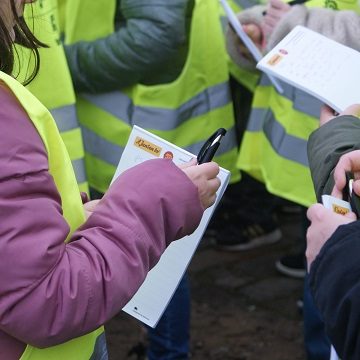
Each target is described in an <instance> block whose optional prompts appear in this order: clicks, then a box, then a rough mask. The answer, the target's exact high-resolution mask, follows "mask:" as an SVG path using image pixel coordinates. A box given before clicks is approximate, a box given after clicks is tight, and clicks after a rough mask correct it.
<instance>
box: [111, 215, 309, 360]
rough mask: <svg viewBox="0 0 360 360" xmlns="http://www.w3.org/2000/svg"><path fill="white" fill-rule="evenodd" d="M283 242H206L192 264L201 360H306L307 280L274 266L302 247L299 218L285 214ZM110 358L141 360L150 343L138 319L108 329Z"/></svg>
mask: <svg viewBox="0 0 360 360" xmlns="http://www.w3.org/2000/svg"><path fill="white" fill-rule="evenodd" d="M280 220H281V224H282V226H281V229H282V232H283V238H282V240H281V241H280V242H279V243H277V244H274V245H270V246H263V247H261V248H258V249H255V250H251V251H246V252H241V253H240V252H238V253H229V252H221V251H217V250H216V249H215V248H214V247H213V246H212V245H211V242H210V241H208V240H207V239H205V240H204V241H203V243H202V245H201V247H200V248H199V249H198V251H197V253H196V255H195V257H194V259H193V260H192V263H191V266H190V271H189V273H190V282H191V291H192V321H191V349H192V358H193V359H196V360H262V359H266V360H303V359H305V354H304V350H303V334H302V331H303V329H302V317H301V314H300V312H299V309H298V308H297V306H296V302H297V300H298V299H300V298H301V293H302V285H303V284H302V281H301V280H297V279H292V278H288V277H285V276H282V275H280V274H278V273H277V271H276V269H275V267H274V263H275V261H276V260H277V259H278V258H279V257H280V256H282V255H284V254H288V253H289V252H291V251H292V250H293V249H294V247H296V246H297V245H298V244H297V242H298V241H299V240H298V237H299V231H300V218H299V215H291V216H290V215H286V216H285V215H282V216H281V217H280ZM106 329H107V339H108V345H109V352H110V360H117V359H119V360H122V359H137V357H136V356H129V355H128V352H129V351H130V349H131V348H132V347H133V346H134V345H136V344H137V343H139V342H142V343H144V342H145V340H144V339H145V332H144V330H143V328H142V327H141V326H140V325H139V322H138V321H137V320H134V319H132V318H131V317H130V316H128V315H127V314H125V313H120V314H118V316H116V317H115V318H114V319H113V320H111V321H110V322H109V323H108V324H107V326H106Z"/></svg>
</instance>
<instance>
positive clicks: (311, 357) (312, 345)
mask: <svg viewBox="0 0 360 360" xmlns="http://www.w3.org/2000/svg"><path fill="white" fill-rule="evenodd" d="M303 313H304V339H305V350H306V355H307V359H308V360H329V359H330V340H329V338H328V337H327V335H326V334H325V326H324V322H323V321H322V318H321V316H320V313H319V311H318V310H317V308H316V306H315V303H314V300H313V297H312V295H311V292H310V287H309V281H308V277H307V276H306V277H305V282H304V308H303Z"/></svg>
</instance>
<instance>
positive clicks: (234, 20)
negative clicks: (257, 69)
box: [220, 0, 284, 94]
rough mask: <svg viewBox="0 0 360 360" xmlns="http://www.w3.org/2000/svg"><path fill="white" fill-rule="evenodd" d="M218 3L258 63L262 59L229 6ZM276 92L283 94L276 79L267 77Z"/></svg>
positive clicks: (222, 0) (223, 2) (225, 3)
mask: <svg viewBox="0 0 360 360" xmlns="http://www.w3.org/2000/svg"><path fill="white" fill-rule="evenodd" d="M220 3H221V5H222V7H223V8H224V11H225V13H226V16H227V18H228V20H229V23H230V24H231V26H232V28H233V29H234V31H235V32H236V34H237V35H238V36H239V38H240V39H241V41H242V42H243V44H244V45H245V46H246V48H247V49H248V50H249V52H250V54H251V55H252V57H253V58H254V60H255V61H256V62H258V61H260V60H261V59H262V57H263V55H262V53H261V52H260V50H259V49H258V48H257V46H256V45H255V44H254V42H253V41H252V40H251V39H250V37H249V36H248V34H247V33H246V32H245V31H244V29H243V27H242V24H241V23H240V21H239V19H238V18H237V16H236V14H235V13H234V11H233V10H232V9H231V7H230V5H229V4H228V3H227V1H226V0H220ZM267 76H268V77H269V79H270V81H271V83H272V84H273V86H274V87H275V89H276V90H277V92H278V93H280V94H282V93H283V92H284V90H283V88H282V87H281V85H280V82H279V81H278V80H276V79H274V78H273V77H272V76H271V75H270V76H269V75H267Z"/></svg>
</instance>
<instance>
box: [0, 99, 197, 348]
mask: <svg viewBox="0 0 360 360" xmlns="http://www.w3.org/2000/svg"><path fill="white" fill-rule="evenodd" d="M0 95H1V92H0ZM3 97H4V95H3V94H2V95H1V96H0V100H1V101H2V106H1V108H0V128H1V129H2V131H0V143H1V144H2V151H1V152H0V169H1V174H0V184H1V185H0V217H1V227H0V274H1V277H0V298H1V301H0V328H1V330H2V331H4V332H6V333H7V334H9V335H11V336H13V337H15V338H17V339H19V340H21V341H23V342H24V343H29V344H32V345H35V346H37V347H47V346H51V345H54V344H58V343H61V342H64V341H66V340H68V339H71V338H73V337H78V336H80V335H83V334H85V333H87V332H89V331H91V330H93V329H95V328H97V327H98V326H99V325H101V324H103V323H104V322H106V321H107V320H108V319H110V318H111V317H112V316H113V315H115V314H116V313H117V312H118V311H119V310H120V309H121V308H122V307H123V305H125V304H126V303H127V301H128V300H129V299H130V298H131V297H132V295H133V294H134V293H135V292H136V290H137V289H138V288H139V286H140V285H141V283H142V282H143V280H144V278H145V276H146V274H147V273H148V271H149V270H150V269H151V268H152V267H153V266H154V265H155V264H156V263H157V261H158V260H159V257H160V255H161V254H162V252H163V251H164V250H165V248H166V246H167V245H168V244H169V243H170V242H171V241H173V240H175V239H177V238H181V237H182V236H184V235H186V234H189V233H191V232H193V231H194V230H195V228H196V227H197V225H198V223H199V221H200V219H201V216H202V212H203V209H202V207H201V204H200V201H199V197H198V193H197V189H196V187H195V186H194V185H193V183H192V182H191V181H190V180H189V179H188V178H187V176H186V175H185V174H184V173H183V172H182V171H181V170H179V169H178V168H177V167H176V166H175V165H174V164H173V163H172V162H171V161H169V160H163V159H162V160H151V161H148V162H146V163H144V164H142V165H139V166H136V167H134V168H132V169H130V170H128V171H127V172H126V173H124V174H123V175H122V176H121V177H120V178H118V179H117V181H116V182H115V183H114V184H113V186H112V187H111V188H110V190H109V191H108V193H107V194H106V195H105V197H104V199H103V200H102V201H101V202H100V204H99V205H98V207H97V209H96V212H95V213H93V215H92V216H91V217H90V218H89V219H88V221H87V222H86V223H85V224H84V225H83V226H82V227H81V228H80V229H78V230H77V231H76V232H75V233H74V234H73V236H72V239H71V242H70V243H69V244H67V245H65V244H64V239H65V238H66V236H67V234H68V231H69V229H68V225H67V223H66V222H65V220H64V218H63V216H62V210H61V204H60V198H59V194H58V192H57V190H56V188H55V184H54V182H53V179H52V177H51V175H50V174H49V172H48V168H47V167H48V164H47V157H46V153H45V150H44V147H43V144H42V141H41V139H40V137H39V135H38V134H37V132H36V130H35V129H34V127H33V126H32V124H31V122H30V121H29V119H28V118H27V116H26V114H25V113H24V112H23V110H22V109H21V108H20V109H19V105H18V104H17V103H16V102H15V100H12V102H11V100H10V99H6V100H7V104H5V105H4V106H3V104H4V101H3ZM3 129H4V130H3Z"/></svg>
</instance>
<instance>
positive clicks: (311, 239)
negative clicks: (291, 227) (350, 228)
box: [306, 204, 356, 271]
mask: <svg viewBox="0 0 360 360" xmlns="http://www.w3.org/2000/svg"><path fill="white" fill-rule="evenodd" d="M307 217H308V219H309V220H310V221H311V225H310V227H309V228H308V230H307V234H306V238H307V248H306V259H307V266H308V271H310V266H311V264H312V262H313V261H314V260H315V258H316V256H317V255H318V254H319V252H320V250H321V248H322V247H323V245H324V244H325V243H326V241H327V240H328V239H329V238H330V236H331V235H332V234H333V233H334V232H335V230H336V229H337V228H338V227H339V226H340V225H344V224H348V223H351V222H353V221H355V220H356V216H355V214H354V213H352V212H350V213H347V214H346V215H339V214H336V213H334V212H333V211H332V210H330V209H326V208H325V207H324V206H323V205H321V204H315V205H312V206H310V208H309V209H308V211H307Z"/></svg>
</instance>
